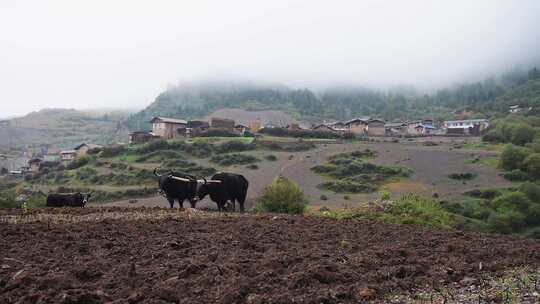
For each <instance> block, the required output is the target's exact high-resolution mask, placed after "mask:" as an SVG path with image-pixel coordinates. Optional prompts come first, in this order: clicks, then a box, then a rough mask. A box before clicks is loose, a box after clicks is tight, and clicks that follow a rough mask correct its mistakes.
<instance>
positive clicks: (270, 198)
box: [255, 176, 308, 213]
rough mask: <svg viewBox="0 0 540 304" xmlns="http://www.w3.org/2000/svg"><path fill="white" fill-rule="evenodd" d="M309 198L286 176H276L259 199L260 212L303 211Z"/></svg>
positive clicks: (256, 207)
mask: <svg viewBox="0 0 540 304" xmlns="http://www.w3.org/2000/svg"><path fill="white" fill-rule="evenodd" d="M307 203H308V201H307V198H306V196H305V195H304V192H303V191H302V189H301V188H300V187H299V186H298V185H297V184H295V183H293V182H292V181H290V180H288V179H287V178H285V177H284V176H278V177H276V178H274V180H273V181H272V183H271V184H270V185H269V186H267V187H266V188H265V189H264V191H263V194H262V195H261V197H259V198H258V199H257V204H256V206H255V210H256V211H258V212H277V213H303V212H304V210H305V208H306V206H307Z"/></svg>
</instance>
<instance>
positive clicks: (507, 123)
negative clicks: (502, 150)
mask: <svg viewBox="0 0 540 304" xmlns="http://www.w3.org/2000/svg"><path fill="white" fill-rule="evenodd" d="M490 123H491V125H490V127H489V130H488V132H487V133H486V135H484V137H483V140H484V141H487V142H492V143H511V144H514V145H518V146H525V145H526V144H528V143H532V142H538V141H537V139H538V140H540V137H539V136H540V119H539V118H538V117H537V116H521V115H508V116H506V117H504V118H498V119H494V120H492V121H491V122H490Z"/></svg>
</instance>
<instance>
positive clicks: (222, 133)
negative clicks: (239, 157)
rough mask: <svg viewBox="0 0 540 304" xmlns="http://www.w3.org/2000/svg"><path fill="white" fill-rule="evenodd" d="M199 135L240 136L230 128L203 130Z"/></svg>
mask: <svg viewBox="0 0 540 304" xmlns="http://www.w3.org/2000/svg"><path fill="white" fill-rule="evenodd" d="M198 136H200V137H238V133H236V132H233V131H231V130H229V129H221V128H211V129H208V130H206V131H204V132H202V133H201V134H199V135H198Z"/></svg>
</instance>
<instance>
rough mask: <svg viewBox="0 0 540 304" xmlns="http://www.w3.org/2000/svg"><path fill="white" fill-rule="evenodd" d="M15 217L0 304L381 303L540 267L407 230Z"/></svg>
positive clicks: (524, 248)
mask: <svg viewBox="0 0 540 304" xmlns="http://www.w3.org/2000/svg"><path fill="white" fill-rule="evenodd" d="M20 212H21V211H20V210H14V211H12V212H11V211H2V212H1V213H0V221H2V222H1V224H0V225H1V226H0V227H1V229H0V252H2V255H1V256H0V303H6V304H9V303H104V302H111V301H116V302H111V303H250V304H255V303H293V302H294V303H317V304H318V303H363V302H365V301H368V300H373V301H375V302H383V301H384V299H385V297H386V296H388V295H391V294H393V295H394V294H400V293H403V292H406V291H411V290H413V289H414V288H423V287H426V286H431V284H433V283H434V282H436V284H437V285H438V286H444V285H446V284H450V283H452V282H457V283H462V282H464V279H467V280H468V281H469V282H470V281H471V280H472V282H476V281H477V280H478V278H479V277H480V276H494V275H498V274H501V273H502V272H503V271H504V270H506V269H508V268H512V267H516V266H520V265H529V266H531V267H538V266H540V243H538V242H537V241H534V240H527V239H521V238H511V237H504V236H496V235H487V234H478V233H461V232H454V231H437V230H430V229H427V228H423V227H419V226H414V225H408V226H400V225H388V224H382V223H378V222H373V221H353V220H344V221H336V220H332V219H324V218H317V217H302V216H275V215H265V216H254V215H234V216H231V215H227V214H225V215H219V214H217V213H205V212H201V211H196V212H195V211H190V212H177V211H168V210H166V209H135V208H126V209H118V208H116V209H104V208H81V209H42V210H32V214H31V215H28V216H26V217H22V218H21V217H18V218H17V217H13V216H14V215H15V214H20ZM6 220H8V221H9V223H6V222H5V221H6ZM14 222H17V223H18V224H14ZM464 284H465V283H464Z"/></svg>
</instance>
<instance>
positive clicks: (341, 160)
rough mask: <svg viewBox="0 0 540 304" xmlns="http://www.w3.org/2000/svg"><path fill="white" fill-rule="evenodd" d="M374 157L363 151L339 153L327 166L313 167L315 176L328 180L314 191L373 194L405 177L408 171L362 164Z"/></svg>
mask: <svg viewBox="0 0 540 304" xmlns="http://www.w3.org/2000/svg"><path fill="white" fill-rule="evenodd" d="M375 156H376V152H375V151H372V150H369V149H366V150H363V151H355V152H350V153H340V154H336V155H333V156H330V157H329V158H328V162H327V163H325V164H322V165H318V166H315V167H313V168H311V170H312V171H313V172H315V173H318V174H321V175H324V176H327V177H330V178H331V180H330V181H327V182H324V183H322V184H319V185H318V187H319V188H321V189H325V190H331V191H334V192H336V193H361V192H364V193H367V192H373V191H376V190H377V189H378V188H379V187H380V186H381V185H382V184H383V183H384V182H386V181H388V180H389V179H391V178H394V177H407V176H409V175H410V174H411V172H412V171H411V170H410V169H408V168H404V167H394V166H380V165H375V164H372V163H368V162H365V160H366V159H369V158H372V157H375Z"/></svg>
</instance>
